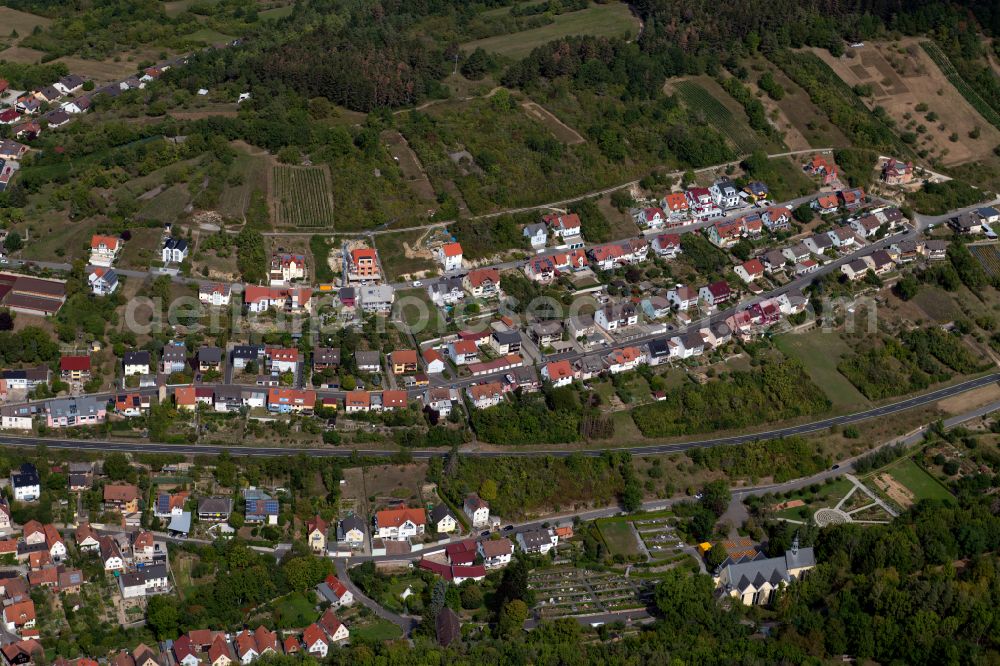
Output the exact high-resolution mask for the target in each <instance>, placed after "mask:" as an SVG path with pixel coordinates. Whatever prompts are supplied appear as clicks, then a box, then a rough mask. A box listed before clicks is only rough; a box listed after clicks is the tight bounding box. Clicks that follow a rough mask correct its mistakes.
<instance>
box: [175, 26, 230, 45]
mask: <svg viewBox="0 0 1000 666" xmlns="http://www.w3.org/2000/svg"><path fill="white" fill-rule="evenodd" d="M183 38H184V39H186V40H187V41H189V42H198V43H201V44H208V45H212V46H216V45H220V44H228V43H229V42H231V41H233V36H232V35H225V34H223V33H221V32H219V31H217V30H212V29H211V28H202V29H201V30H195V31H194V32H192V33H190V34H188V35H184V37H183Z"/></svg>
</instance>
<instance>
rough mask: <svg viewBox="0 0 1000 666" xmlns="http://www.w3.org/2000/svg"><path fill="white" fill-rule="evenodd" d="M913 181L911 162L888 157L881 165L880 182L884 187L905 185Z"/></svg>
mask: <svg viewBox="0 0 1000 666" xmlns="http://www.w3.org/2000/svg"><path fill="white" fill-rule="evenodd" d="M912 180H913V162H902V161H900V160H897V159H896V158H895V157H890V158H889V159H887V160H886V161H885V162H884V163H883V164H882V182H884V183H885V184H886V185H907V184H909V183H910V181H912Z"/></svg>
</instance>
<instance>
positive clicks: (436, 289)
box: [427, 277, 465, 307]
mask: <svg viewBox="0 0 1000 666" xmlns="http://www.w3.org/2000/svg"><path fill="white" fill-rule="evenodd" d="M427 294H428V295H429V296H430V298H431V302H433V303H434V304H435V305H437V306H438V307H443V306H445V305H454V304H456V303H458V302H460V301H461V300H462V299H464V298H465V290H464V289H463V288H462V278H460V277H445V278H441V279H440V280H437V281H436V282H434V283H433V284H431V285H429V286H428V287H427Z"/></svg>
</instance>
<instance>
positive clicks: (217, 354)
mask: <svg viewBox="0 0 1000 666" xmlns="http://www.w3.org/2000/svg"><path fill="white" fill-rule="evenodd" d="M198 361H199V362H200V363H221V362H222V350H221V349H219V348H218V347H202V348H201V349H199V350H198Z"/></svg>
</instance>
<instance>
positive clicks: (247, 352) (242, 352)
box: [233, 345, 260, 361]
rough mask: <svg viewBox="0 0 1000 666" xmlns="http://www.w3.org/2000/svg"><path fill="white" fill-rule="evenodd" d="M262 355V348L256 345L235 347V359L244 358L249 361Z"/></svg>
mask: <svg viewBox="0 0 1000 666" xmlns="http://www.w3.org/2000/svg"><path fill="white" fill-rule="evenodd" d="M259 354H260V347H256V346H254V345H236V346H235V347H233V358H242V359H246V360H248V361H252V360H255V359H256V358H257V356H258V355H259Z"/></svg>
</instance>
